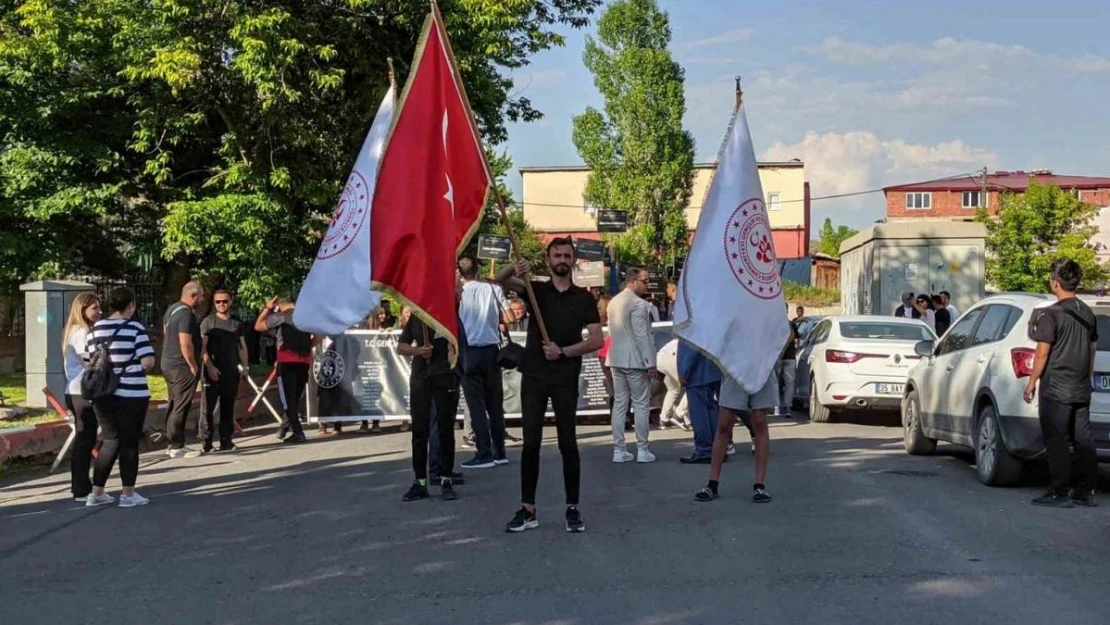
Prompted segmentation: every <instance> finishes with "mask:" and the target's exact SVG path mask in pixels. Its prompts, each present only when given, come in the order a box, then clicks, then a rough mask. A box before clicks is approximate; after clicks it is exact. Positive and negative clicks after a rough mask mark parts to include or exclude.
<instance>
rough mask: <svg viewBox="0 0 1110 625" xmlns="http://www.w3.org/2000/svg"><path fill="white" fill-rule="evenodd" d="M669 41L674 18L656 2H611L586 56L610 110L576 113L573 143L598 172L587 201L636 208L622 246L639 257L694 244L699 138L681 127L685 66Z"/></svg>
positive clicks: (645, 258)
mask: <svg viewBox="0 0 1110 625" xmlns="http://www.w3.org/2000/svg"><path fill="white" fill-rule="evenodd" d="M670 41H671V27H670V22H669V18H668V16H667V13H665V12H663V11H661V10H660V9H659V7H658V5H657V4H656V3H655V0H617V1H616V2H613V3H612V4H610V5H609V7H608V8H607V9H606V10H605V12H604V13H603V14H602V16H601V18H600V19H599V20H598V31H597V38H596V39H595V38H593V37H588V38H587V39H586V51H585V54H584V56H583V59H584V61H585V64H586V67H587V68H588V69H589V70H590V72H592V73H593V76H594V84H595V85H596V86H597V88H598V90H599V91H600V92H601V95H602V97H603V98H604V99H605V111H604V113H603V112H601V111H598V110H596V109H594V108H592V107H589V108H587V109H586V111H585V112H584V113H583V114H581V115H579V116H577V117H575V118H574V132H573V140H574V145H575V147H576V148H577V150H578V154H579V155H580V156H581V157H582V160H584V161H585V162H586V164H587V165H588V166H589V167H590V170H591V173H590V176H589V180H588V181H587V183H586V191H585V199H586V201H587V202H589V203H590V204H592V205H594V206H597V207H599V208H607V209H618V210H625V211H628V212H629V217H630V224H631V225H632V226H633V231H632V232H630V233H628V234H627V235H626V236H625V237H622V238H621V239H622V243H624V242H625V240H626V239H627V244H626V245H620V246H619V247H620V248H621V250H622V253H624V254H629V255H632V258H629V259H628V260H632V261H633V262H639V263H651V262H652V261H655V260H660V258H659V257H660V255H661V254H662V253H663V252H664V251H669V252H672V253H673V254H681V253H683V252H684V250H685V249H686V248H687V240H688V227H687V223H686V216H685V212H684V211H685V209H686V206H687V205H688V204H689V202H690V194H691V189H692V186H693V180H694V173H693V172H694V140H693V138H692V137H691V135H690V133H689V132H686V131H685V130H684V129H683V127H682V116H683V115H684V114H685V112H686V98H685V93H684V90H683V83H684V81H685V72H684V71H683V69H682V67H681V66H680V65H679V64H678V63H677V62H675V60H674V59H673V58H672V57H671V53H670V51H669V50H668V46H669V44H670Z"/></svg>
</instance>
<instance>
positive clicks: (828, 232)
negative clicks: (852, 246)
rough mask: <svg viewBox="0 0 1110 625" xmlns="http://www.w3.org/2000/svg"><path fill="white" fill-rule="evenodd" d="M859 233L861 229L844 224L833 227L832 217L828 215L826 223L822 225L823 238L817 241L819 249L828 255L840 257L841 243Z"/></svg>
mask: <svg viewBox="0 0 1110 625" xmlns="http://www.w3.org/2000/svg"><path fill="white" fill-rule="evenodd" d="M858 233H859V230H856V229H854V228H849V227H848V226H845V225H843V224H841V225H840V226H838V227H836V228H833V223H832V219H831V218H829V217H826V218H825V223H824V224H822V225H821V238H820V240H819V241H818V243H817V251H818V252H820V253H822V254H825V255H826V256H832V257H833V258H840V244H841V243H843V242H845V241H847V240H848V239H850V238H851V237H853V236H855V235H856V234H858Z"/></svg>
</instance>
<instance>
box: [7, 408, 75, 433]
mask: <svg viewBox="0 0 1110 625" xmlns="http://www.w3.org/2000/svg"><path fill="white" fill-rule="evenodd" d="M58 421H64V419H62V418H61V417H59V416H58V415H57V413H55V412H54V411H53V410H49V409H47V408H28V409H27V414H26V415H25V416H22V417H20V418H18V419H5V420H3V421H0V430H10V429H12V428H21V427H26V426H28V425H40V424H43V423H55V422H58Z"/></svg>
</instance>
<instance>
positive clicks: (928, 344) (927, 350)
mask: <svg viewBox="0 0 1110 625" xmlns="http://www.w3.org/2000/svg"><path fill="white" fill-rule="evenodd" d="M935 348H936V342H935V341H919V342H918V343H917V344H916V345H914V346H913V353H915V354H917V355H918V356H921V357H923V358H924V357H928V356H932V355H933V349H935Z"/></svg>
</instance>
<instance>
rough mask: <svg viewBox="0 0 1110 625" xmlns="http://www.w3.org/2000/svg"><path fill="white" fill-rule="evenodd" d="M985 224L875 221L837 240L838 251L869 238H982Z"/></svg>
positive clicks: (935, 221) (916, 239)
mask: <svg viewBox="0 0 1110 625" xmlns="http://www.w3.org/2000/svg"><path fill="white" fill-rule="evenodd" d="M986 236H987V226H986V225H984V224H981V223H977V222H965V221H945V220H939V219H938V220H928V219H920V220H914V221H893V222H886V223H877V224H873V225H871V226H868V227H866V228H864V229H863V230H862V231H860V232H859V234H856V235H854V236H852V237H851V238H849V239H847V240H846V241H844V242H843V243H841V244H840V255H841V258H843V257H844V254H845V253H846V252H849V251H851V250H854V249H856V248H858V247H861V246H862V245H863V244H865V243H867V242H869V241H880V240H894V239H900V240H910V241H921V242H926V241H938V240H942V239H948V240H953V239H984V238H986Z"/></svg>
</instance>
